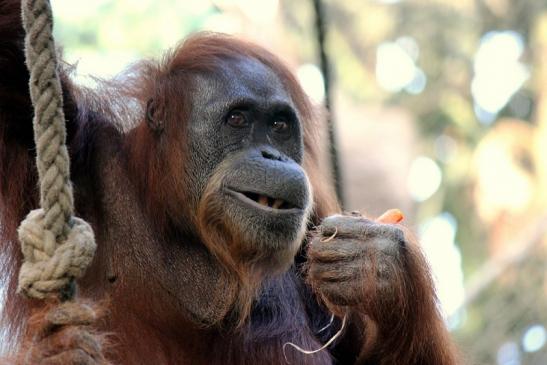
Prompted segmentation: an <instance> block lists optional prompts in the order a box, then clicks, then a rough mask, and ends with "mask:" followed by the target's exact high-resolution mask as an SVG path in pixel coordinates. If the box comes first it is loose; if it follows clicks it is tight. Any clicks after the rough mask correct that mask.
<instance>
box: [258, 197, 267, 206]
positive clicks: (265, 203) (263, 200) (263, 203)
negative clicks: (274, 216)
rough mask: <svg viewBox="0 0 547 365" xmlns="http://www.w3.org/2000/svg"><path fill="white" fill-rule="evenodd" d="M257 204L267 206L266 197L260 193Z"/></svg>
mask: <svg viewBox="0 0 547 365" xmlns="http://www.w3.org/2000/svg"><path fill="white" fill-rule="evenodd" d="M258 204H262V205H264V206H266V207H267V206H269V205H268V197H266V196H264V195H260V197H259V198H258Z"/></svg>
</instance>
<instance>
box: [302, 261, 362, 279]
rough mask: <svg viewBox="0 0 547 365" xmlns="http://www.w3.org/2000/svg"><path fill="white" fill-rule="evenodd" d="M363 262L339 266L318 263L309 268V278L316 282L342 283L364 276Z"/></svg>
mask: <svg viewBox="0 0 547 365" xmlns="http://www.w3.org/2000/svg"><path fill="white" fill-rule="evenodd" d="M363 264H364V263H363V262H361V261H355V262H348V263H340V262H339V263H337V264H321V263H316V264H312V265H310V266H309V270H308V276H309V279H310V280H312V281H314V282H341V281H349V280H354V279H357V278H360V277H362V276H363V274H362V272H363Z"/></svg>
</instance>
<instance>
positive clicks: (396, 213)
mask: <svg viewBox="0 0 547 365" xmlns="http://www.w3.org/2000/svg"><path fill="white" fill-rule="evenodd" d="M404 218H405V217H404V215H403V212H401V211H400V210H399V209H390V210H388V211H386V212H385V213H384V214H382V215H381V216H380V217H379V218H378V219H376V221H377V222H378V223H385V224H396V223H399V222H401V221H402V220H403V219H404Z"/></svg>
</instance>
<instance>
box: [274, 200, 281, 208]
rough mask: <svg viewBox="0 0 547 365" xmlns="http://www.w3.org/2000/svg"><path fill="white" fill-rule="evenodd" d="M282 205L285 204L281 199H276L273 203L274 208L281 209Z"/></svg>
mask: <svg viewBox="0 0 547 365" xmlns="http://www.w3.org/2000/svg"><path fill="white" fill-rule="evenodd" d="M281 205H283V200H281V199H275V201H274V203H273V205H272V208H274V209H279V208H280V207H281Z"/></svg>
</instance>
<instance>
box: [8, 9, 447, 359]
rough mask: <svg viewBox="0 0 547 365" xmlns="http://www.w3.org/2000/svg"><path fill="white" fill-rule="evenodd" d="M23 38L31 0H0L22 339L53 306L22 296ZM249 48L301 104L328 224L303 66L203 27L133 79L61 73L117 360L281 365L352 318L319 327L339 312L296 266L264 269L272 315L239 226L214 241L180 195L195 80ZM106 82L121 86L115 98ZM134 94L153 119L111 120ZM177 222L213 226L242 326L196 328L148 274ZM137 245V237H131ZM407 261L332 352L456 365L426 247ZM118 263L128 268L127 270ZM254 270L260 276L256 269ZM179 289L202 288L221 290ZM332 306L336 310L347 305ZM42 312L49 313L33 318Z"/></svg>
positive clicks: (333, 206)
mask: <svg viewBox="0 0 547 365" xmlns="http://www.w3.org/2000/svg"><path fill="white" fill-rule="evenodd" d="M22 36H23V32H22V28H21V24H20V17H19V1H15V0H0V214H1V215H0V219H1V225H0V229H1V231H0V237H1V251H2V253H3V260H4V262H3V264H4V265H3V267H4V268H5V269H4V270H3V275H5V279H6V280H7V298H6V304H5V308H4V311H3V313H2V322H1V323H2V326H3V328H5V329H6V330H7V332H8V333H9V334H10V338H11V342H12V343H18V342H20V341H21V339H22V338H24V337H25V336H24V333H25V332H27V331H30V332H31V333H34V332H35V331H36V329H37V328H41V327H40V326H43V321H44V319H43V318H44V313H46V312H45V310H44V309H43V304H42V303H39V302H31V301H29V300H26V299H25V298H22V297H21V296H18V295H16V294H15V288H16V280H17V270H18V267H19V265H20V263H21V254H20V251H19V245H18V242H17V238H16V227H17V226H18V224H19V222H20V220H21V219H22V218H23V217H24V215H25V214H26V213H27V212H28V211H29V210H30V209H32V208H34V207H36V204H37V195H36V194H37V190H36V173H35V166H34V162H33V154H32V147H33V143H32V139H31V137H32V131H31V123H30V120H31V114H32V111H31V106H30V102H29V97H28V92H27V90H26V84H27V79H28V75H27V72H26V69H25V66H24V60H23V55H22V51H21V49H22V48H21V46H22ZM241 56H243V57H251V58H255V59H257V60H259V61H260V62H262V63H263V64H265V65H266V66H268V67H269V68H270V69H271V70H273V71H274V72H275V73H276V74H277V75H278V76H279V78H280V79H281V80H282V81H283V82H284V84H285V87H286V88H287V90H288V91H289V93H290V95H291V97H292V99H293V101H294V102H295V105H296V107H297V109H298V112H299V114H300V117H301V121H302V124H303V128H304V143H305V159H304V168H305V170H306V172H307V174H308V176H309V179H310V181H311V184H312V186H313V193H314V194H313V195H314V203H315V205H314V213H313V222H312V223H313V224H316V225H318V224H319V223H320V219H321V218H322V217H325V216H327V215H329V214H332V213H335V212H337V211H338V210H339V208H338V205H337V202H336V199H335V198H334V193H333V191H332V187H331V186H330V184H329V183H327V181H328V179H327V177H326V175H325V174H324V172H323V171H324V169H322V167H321V166H319V163H318V161H319V160H320V159H319V147H320V146H319V140H318V136H317V134H316V133H317V130H319V128H318V125H317V123H316V120H317V118H316V117H315V116H314V112H313V108H312V107H311V105H310V103H309V101H308V99H307V97H306V95H305V94H304V92H303V91H302V89H301V88H300V86H299V85H298V83H297V81H296V80H295V78H294V76H292V74H291V73H290V72H289V71H288V69H287V68H286V67H285V66H284V65H283V64H282V63H281V62H280V61H279V60H278V59H277V58H276V57H275V56H274V55H272V54H271V53H269V52H267V51H265V50H263V49H261V48H258V47H256V46H254V45H252V44H249V43H247V42H244V41H240V40H236V39H234V38H231V37H226V36H218V35H198V36H196V37H193V38H190V39H189V40H187V41H186V42H185V43H183V44H182V45H181V46H180V47H178V48H176V49H175V50H174V51H172V52H171V53H170V54H168V55H167V56H166V57H165V59H164V61H163V62H161V63H159V64H156V63H152V62H142V63H140V64H138V65H137V66H135V68H134V69H133V70H132V72H129V73H127V74H125V76H124V77H123V78H122V79H120V80H117V81H114V82H112V83H105V90H104V91H103V92H102V95H99V94H97V93H94V92H91V91H86V90H83V89H79V88H77V87H75V86H74V85H72V83H71V82H70V81H69V79H68V76H67V75H66V74H67V73H66V72H65V73H63V89H64V92H65V113H66V116H67V120H68V125H67V128H68V141H69V148H70V153H71V156H72V178H73V181H74V183H75V189H76V190H75V192H76V202H77V211H78V215H80V216H82V217H83V218H85V219H86V220H88V221H90V222H91V224H92V225H93V226H94V228H95V231H96V236H97V240H98V245H99V251H98V253H97V257H96V259H95V261H94V263H93V265H92V267H91V268H90V270H89V271H88V274H87V275H86V277H85V278H84V279H83V280H82V282H81V291H82V295H83V296H86V297H89V298H91V300H93V301H100V300H103V299H105V298H106V299H109V302H110V305H109V306H108V309H107V310H106V312H107V313H106V315H105V319H104V320H103V321H99V322H97V329H98V330H101V331H104V332H105V333H110V332H112V336H111V337H110V338H111V341H112V342H113V346H112V352H111V353H109V355H110V359H111V360H112V361H113V362H114V363H116V364H253V365H254V364H283V363H284V362H285V359H284V354H283V344H284V343H285V342H293V343H295V344H298V345H300V346H302V347H304V348H308V349H314V348H318V347H320V346H321V342H323V341H325V340H326V339H328V337H329V336H330V335H332V334H333V333H334V332H335V331H336V330H337V328H336V325H339V324H340V322H339V321H337V322H336V323H335V324H334V325H333V326H332V328H331V329H330V330H328V331H326V332H324V333H322V334H321V335H314V333H316V332H317V330H318V329H319V328H321V327H323V325H324V324H325V322H326V321H328V317H329V313H328V312H326V311H325V310H324V308H323V307H322V306H321V305H320V304H319V303H317V301H316V300H315V298H314V297H313V296H312V292H311V289H310V288H309V287H306V286H305V285H304V283H303V282H302V280H301V278H300V273H298V272H297V271H296V270H294V269H291V270H290V271H289V273H288V274H286V275H283V276H280V277H275V278H265V280H266V284H264V285H265V286H266V287H267V288H269V290H271V291H272V292H274V293H281V294H280V295H278V296H274V297H273V299H271V302H270V303H266V304H267V306H266V307H265V308H267V309H268V310H269V311H268V312H267V314H261V313H259V312H257V311H258V310H259V309H260V308H261V307H260V303H258V304H257V303H254V304H253V302H252V300H253V298H254V295H255V293H256V292H257V290H258V287H259V286H261V285H262V284H263V283H262V282H261V279H262V276H261V275H260V266H258V267H256V266H257V265H255V266H254V267H253V269H252V270H250V269H249V268H243V267H242V266H240V265H238V263H237V260H236V259H237V257H238V253H237V252H233V251H229V252H228V251H226V250H224V251H223V250H222V249H221V248H219V247H215V246H214V244H215V242H217V243H218V241H219V240H223V241H224V242H226V241H237V239H236V238H235V237H227V236H230V235H229V234H228V233H226V235H218V232H216V233H214V234H216V235H217V236H216V237H214V239H209V240H207V236H206V234H205V233H204V232H205V231H206V230H207V228H208V227H210V225H211V224H214V219H215V215H214V209H213V208H212V207H211V203H205V202H206V201H207V199H206V198H204V201H202V205H201V208H200V210H199V212H191V211H187V210H188V209H187V208H186V207H187V205H186V204H183V203H182V202H185V201H188V200H191V199H196V197H194V196H188V189H187V188H186V184H187V182H188V178H187V176H186V174H185V169H184V161H185V159H186V157H187V152H188V151H186V150H185V148H184V146H186V143H185V137H184V136H185V133H184V131H185V129H184V128H185V124H184V121H185V120H187V119H188V116H189V112H190V105H189V96H190V94H191V92H192V82H193V79H192V76H193V75H195V74H196V73H198V72H204V71H207V72H214V71H215V70H216V69H217V67H218V63H219V62H220V61H221V60H222V59H224V58H230V57H241ZM135 75H136V76H135ZM108 90H113V91H112V92H111V93H110V94H109V93H108ZM128 97H131V98H134V99H133V100H136V101H137V104H138V106H139V108H137V109H131V107H127V110H125V112H126V113H129V114H131V115H133V116H135V115H138V116H141V117H139V119H140V120H138V121H137V122H138V123H137V124H136V125H135V126H134V128H128V126H127V125H122V126H119V125H116V124H115V122H113V120H116V119H120V118H117V117H116V115H118V114H120V112H119V110H120V109H122V108H124V105H123V101H122V102H120V103H116V99H123V100H127V98H128ZM150 99H154V101H155V108H154V117H155V118H156V119H157V120H160V121H161V122H162V123H163V125H164V128H165V130H164V133H162V135H161V136H159V137H158V135H156V134H155V132H154V131H153V130H152V129H150V128H149V127H148V126H147V124H146V122H145V118H144V113H143V112H142V111H143V109H144V107H145V105H146V103H147V102H148V100H150ZM135 110H139V112H137V113H136V112H135ZM122 114H123V113H122ZM127 129H130V130H129V132H126V130H127ZM112 156H115V157H112ZM112 207H113V208H112ZM127 212H131V213H130V217H125V216H124V215H127ZM120 217H122V218H120ZM181 217H184V218H185V219H188V220H189V221H190V222H191V224H188V222H187V221H182V220H181ZM123 218H127V219H130V223H131V224H129V225H128V226H126V225H123V224H122V223H120V222H119V220H121V219H123ZM128 227H129V228H128ZM174 227H177V228H178V229H179V230H180V231H182V232H184V234H185V235H187V236H183V237H182V238H183V239H186V240H187V241H188V242H190V241H191V240H192V239H194V238H195V237H196V236H198V234H199V233H201V236H202V238H205V242H204V244H205V245H206V246H207V247H208V248H209V249H210V250H211V252H212V253H213V254H214V255H215V257H216V259H217V260H218V261H219V262H220V263H221V264H222V269H221V270H220V272H221V275H225V279H226V281H225V285H224V287H223V288H222V290H224V292H223V293H224V294H221V297H222V298H224V301H223V302H222V303H219V306H222V305H224V306H227V307H230V306H234V305H235V306H236V307H237V308H238V309H237V312H238V313H237V316H238V318H235V320H234V319H233V318H232V320H234V321H235V322H236V323H238V326H236V327H238V329H237V330H236V329H234V327H231V326H230V324H226V323H214V324H213V325H212V324H210V323H209V324H206V325H204V326H197V325H196V324H195V323H191V321H188V320H187V319H184V318H183V319H181V318H180V317H181V315H180V311H181V309H180V307H178V306H177V305H174V304H172V303H171V301H168V300H166V299H170V297H169V295H168V294H166V291H165V290H164V289H162V287H161V283H157V282H155V281H151V282H149V281H148V279H149V278H150V277H151V276H153V275H152V274H153V272H154V270H155V266H157V267H158V270H160V269H161V265H163V261H160V258H162V257H164V256H167V257H168V258H170V257H171V256H169V255H171V251H172V250H173V247H174V246H173V241H174V240H180V239H181V237H180V233H179V231H177V229H175V228H174ZM189 227H199V228H198V230H201V232H186V231H185V230H186V229H189ZM207 232H212V231H211V230H207ZM135 236H137V239H135ZM126 242H131V247H127V245H126V244H125V243H126ZM140 242H153V243H155V244H156V246H155V247H157V252H156V251H154V252H149V251H147V250H148V248H147V247H148V246H145V245H144V244H143V243H140ZM224 247H226V246H224ZM196 250H198V249H196ZM235 251H237V249H236V250H235ZM196 252H197V253H196V260H202V261H203V262H208V261H207V260H209V259H208V258H203V257H201V256H199V255H201V253H200V252H201V251H199V250H198V251H196ZM162 255H163V256H162ZM133 257H135V258H138V260H137V259H133ZM142 257H144V258H143V259H141V258H142ZM404 257H405V260H404V262H403V265H402V266H401V267H397V268H395V269H394V271H395V272H397V273H398V279H397V280H396V281H395V282H393V286H392V288H391V289H390V291H389V293H383V292H381V291H378V290H377V289H376V287H374V285H373V283H374V281H373V280H372V279H373V277H374V275H373V274H372V273H363V275H364V279H363V283H364V286H363V291H364V292H365V293H366V294H367V296H366V297H367V300H366V301H365V302H364V303H363V304H362V306H358V307H356V308H353V309H352V310H351V311H350V312H349V317H350V324H349V325H348V328H347V330H346V331H345V335H344V336H343V338H342V339H341V340H340V341H339V342H338V343H337V344H336V345H335V346H334V348H332V349H331V354H332V356H333V357H334V358H336V359H338V361H339V363H340V364H350V363H353V362H354V361H356V360H357V359H359V360H357V361H358V363H367V364H384V365H387V364H409V365H418V364H431V365H434V364H443V365H452V364H455V363H456V360H455V358H454V351H453V348H452V344H451V342H450V340H449V338H448V334H447V332H446V329H445V328H444V325H443V323H442V320H441V319H440V316H439V314H438V311H437V308H436V303H435V295H434V290H433V287H432V280H431V278H430V275H429V272H428V269H427V265H426V263H425V261H424V258H423V256H422V254H421V253H420V252H419V249H418V248H417V246H415V245H409V246H408V251H407V252H406V253H405V256H404ZM202 261H198V262H202ZM297 261H300V262H302V261H305V255H304V254H303V253H302V254H301V255H299V256H298V257H297ZM251 266H252V265H251ZM120 267H121V268H123V272H124V273H126V275H125V276H120V277H119V278H118V274H119V272H120V271H119V270H121V269H119V268H120ZM250 273H253V275H254V274H257V273H258V274H259V275H256V276H253V277H252V278H251V277H250V276H251V274H250ZM219 275H220V274H219ZM181 285H182V288H185V289H187V290H195V291H207V290H211V288H214V286H213V285H211V287H208V288H199V289H198V288H195V286H194V287H193V286H191V285H190V286H184V285H187V284H181ZM325 304H326V305H327V306H328V307H329V308H330V309H331V310H332V311H333V312H335V313H337V314H342V313H346V311H345V309H344V310H342V309H341V308H339V307H336V306H335V305H332V304H329V303H328V302H326V303H325ZM253 305H254V307H253ZM253 308H254V309H253ZM257 308H258V309H257ZM40 313H42V314H40ZM31 314H34V315H35V316H37V317H33V318H35V319H33V320H29V317H30V316H31ZM36 318H38V319H37V320H36ZM219 321H220V319H219ZM232 325H233V323H232ZM63 331H64V330H63ZM63 331H59V332H57V333H56V336H54V340H53V342H52V343H50V345H51V346H53V347H54V348H58V349H61V348H63V347H64V346H67V341H68V342H70V338H72V337H70V336H67V337H65V336H64V335H63V333H64V332H63ZM232 331H233V332H232ZM67 333H68V331H67ZM69 337H70V338H69ZM27 338H28V337H27ZM100 338H102V337H100ZM286 355H287V358H288V360H289V361H290V362H291V363H293V364H318V365H321V364H325V365H326V364H330V363H331V361H332V360H331V356H330V355H328V354H327V353H326V352H321V353H319V354H316V355H312V356H306V355H303V354H300V353H298V352H296V351H294V350H293V349H290V348H289V349H288V350H287V354H286ZM61 363H63V362H61ZM99 363H100V362H99Z"/></svg>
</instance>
